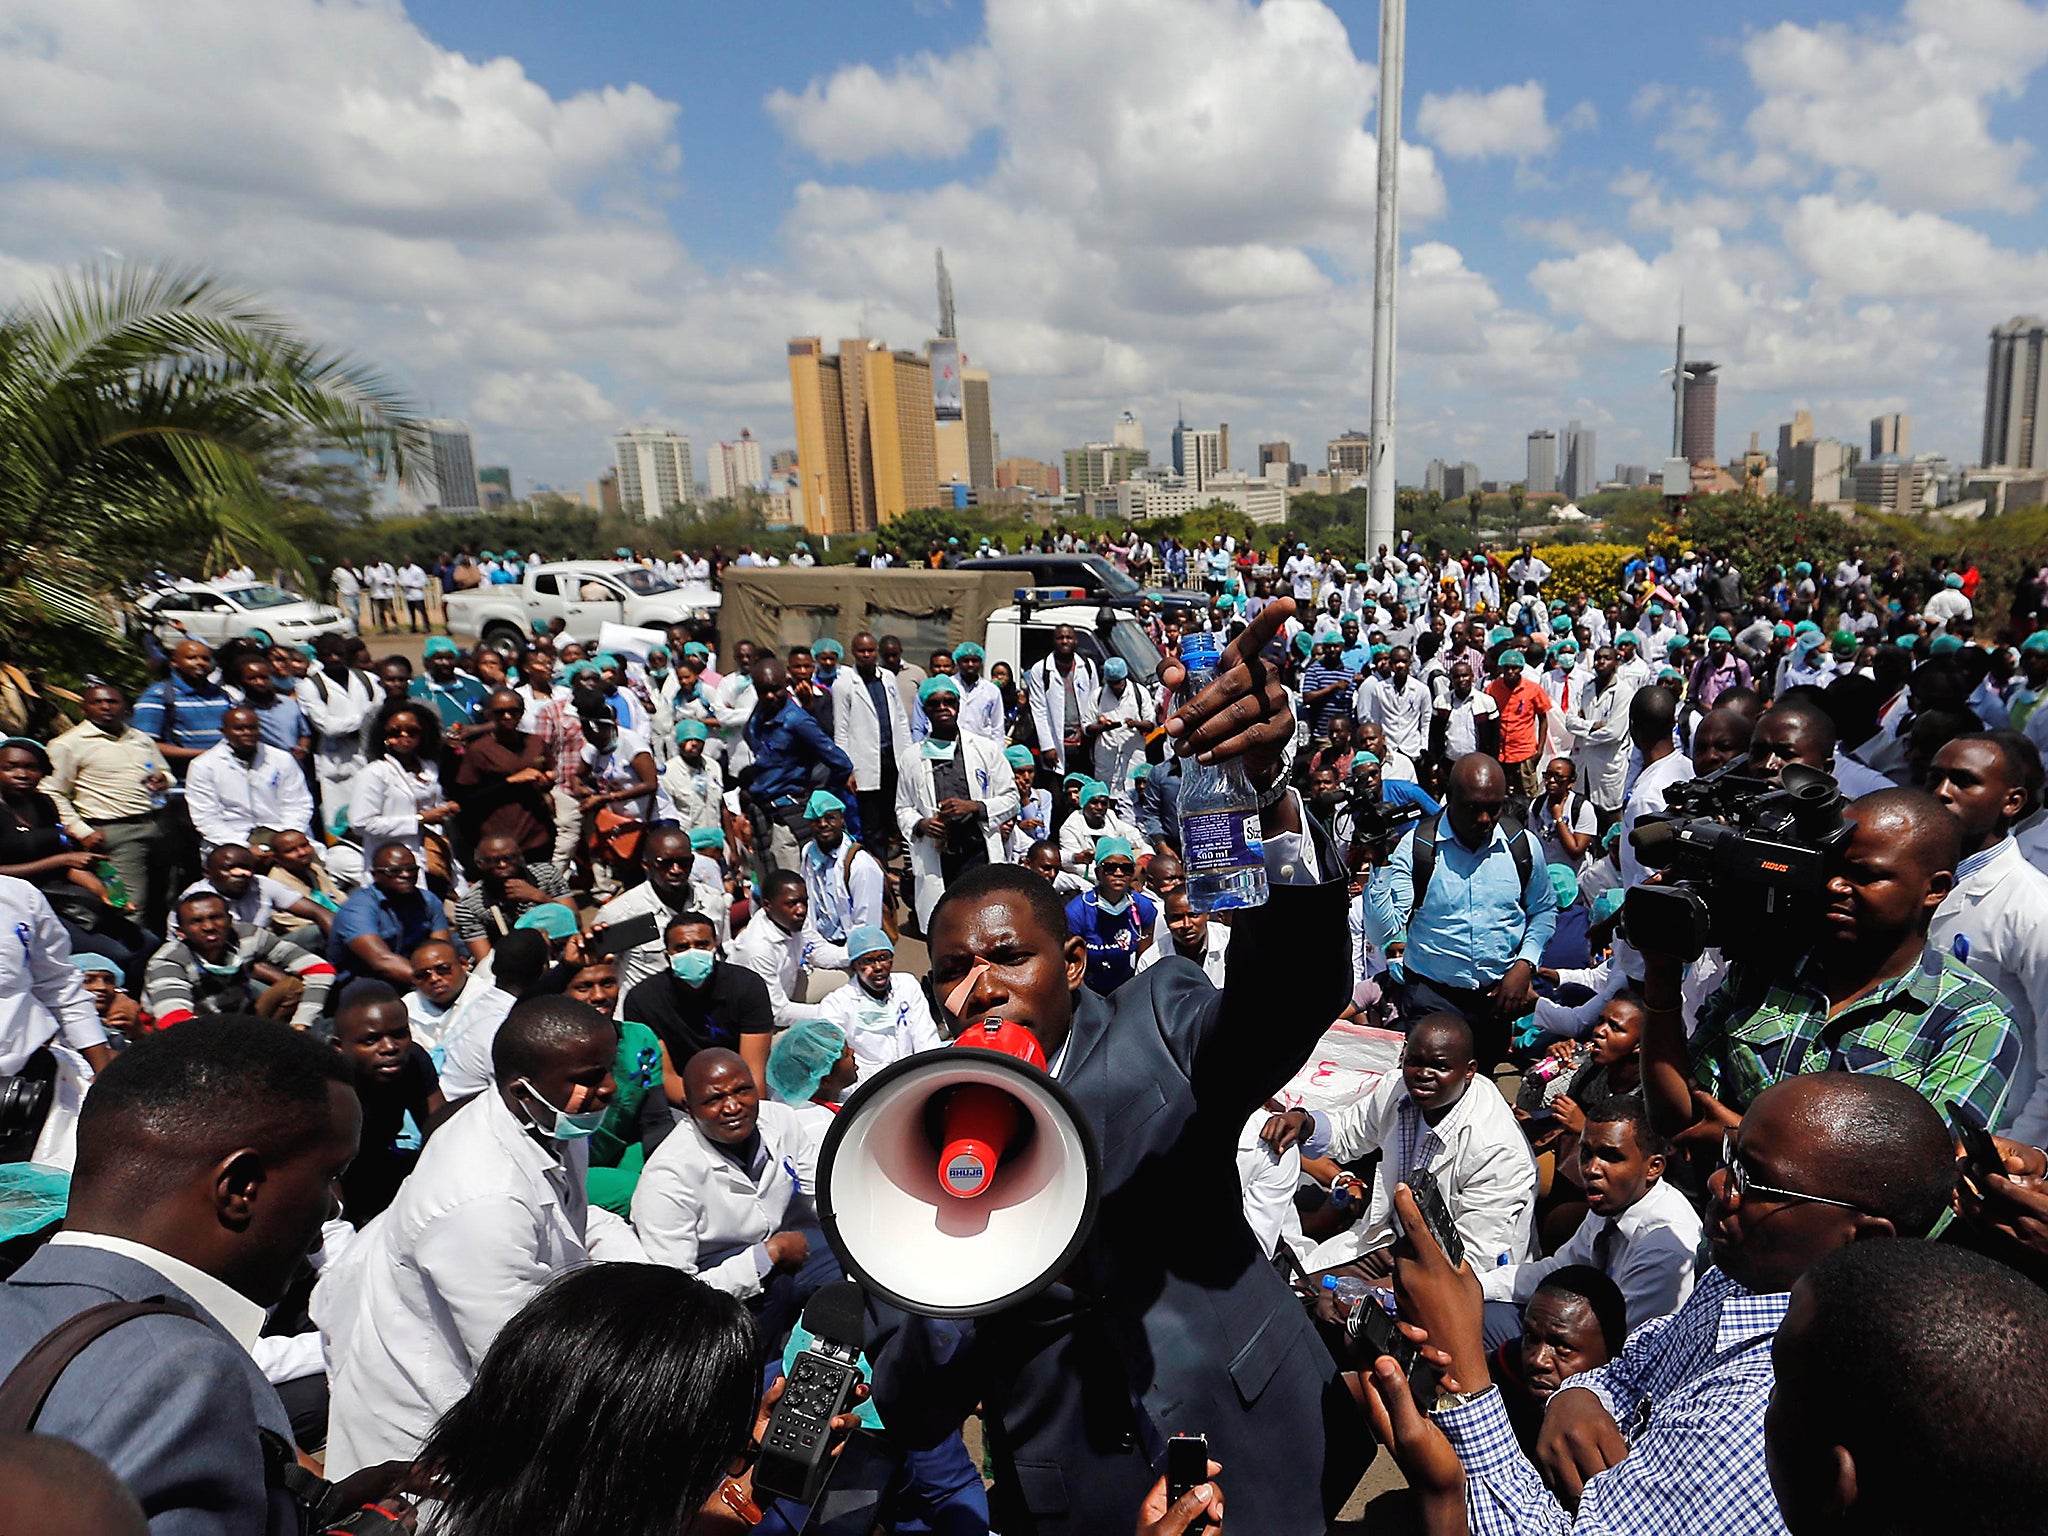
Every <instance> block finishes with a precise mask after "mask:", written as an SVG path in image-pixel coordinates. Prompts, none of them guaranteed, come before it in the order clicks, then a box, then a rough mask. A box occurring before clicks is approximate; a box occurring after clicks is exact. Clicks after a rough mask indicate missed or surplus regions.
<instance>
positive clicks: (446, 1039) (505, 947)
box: [415, 928, 553, 1104]
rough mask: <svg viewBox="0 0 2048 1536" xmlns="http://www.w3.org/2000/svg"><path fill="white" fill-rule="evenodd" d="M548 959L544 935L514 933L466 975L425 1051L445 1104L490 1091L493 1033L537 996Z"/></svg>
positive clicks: (518, 930) (530, 931)
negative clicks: (435, 1037) (438, 1077)
mask: <svg viewBox="0 0 2048 1536" xmlns="http://www.w3.org/2000/svg"><path fill="white" fill-rule="evenodd" d="M441 942H444V943H445V942H446V941H445V940H443V941H441ZM450 947H451V948H452V947H453V946H452V945H451V946H450ZM415 953H417V951H415ZM552 960H553V952H552V950H551V948H550V946H549V943H548V936H547V935H546V934H545V933H542V932H540V931H538V930H537V929H533V928H515V929H513V930H512V931H511V932H510V933H508V934H506V935H505V937H504V939H503V940H502V941H500V943H499V945H498V947H497V948H496V949H494V950H492V951H491V958H490V962H489V964H488V966H483V965H479V966H477V967H476V968H475V969H474V970H472V971H471V972H470V973H469V981H468V982H467V983H466V984H465V985H464V986H463V988H462V992H461V996H460V997H459V998H458V999H457V1000H456V1002H455V1003H454V1004H453V1005H452V1006H450V1007H449V1009H448V1011H447V1012H446V1013H445V1014H444V1015H443V1016H442V1019H441V1034H440V1038H439V1040H437V1041H436V1042H435V1044H434V1045H433V1046H432V1047H431V1048H430V1049H429V1050H428V1052H427V1054H428V1056H429V1057H430V1058H431V1059H432V1060H433V1063H434V1070H435V1071H436V1072H438V1073H440V1074H441V1092H442V1093H443V1094H444V1095H445V1096H446V1097H447V1100H448V1102H449V1103H450V1104H462V1103H465V1102H467V1101H468V1100H470V1099H473V1098H475V1097H476V1096H477V1095H478V1094H481V1093H486V1092H488V1091H489V1090H490V1087H491V1084H492V1082H493V1081H494V1076H495V1073H496V1068H495V1067H494V1066H493V1064H492V1063H493V1052H494V1051H495V1050H496V1048H497V1038H498V1031H499V1029H500V1028H502V1027H503V1026H504V1023H505V1020H506V1019H507V1018H509V1017H510V1016H511V1013H512V1010H513V1008H514V1007H516V1006H517V1005H518V1004H519V1003H520V1002H521V1001H522V1000H523V999H525V998H526V997H528V996H529V995H533V994H536V993H537V992H538V991H539V988H540V981H541V978H542V977H543V976H545V975H547V974H548V968H549V966H550V964H551V963H552Z"/></svg>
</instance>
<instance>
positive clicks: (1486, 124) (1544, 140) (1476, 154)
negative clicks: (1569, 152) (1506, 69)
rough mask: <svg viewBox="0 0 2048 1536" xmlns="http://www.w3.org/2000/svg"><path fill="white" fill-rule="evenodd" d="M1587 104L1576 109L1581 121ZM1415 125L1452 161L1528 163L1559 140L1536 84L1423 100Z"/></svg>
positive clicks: (1583, 118)
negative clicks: (1496, 159)
mask: <svg viewBox="0 0 2048 1536" xmlns="http://www.w3.org/2000/svg"><path fill="white" fill-rule="evenodd" d="M1588 105H1589V104H1583V103H1582V104H1581V108H1578V109H1574V110H1575V113H1576V114H1577V116H1578V117H1579V120H1580V121H1582V122H1583V121H1584V120H1585V108H1586V107H1587V106H1588ZM1415 126H1416V127H1417V128H1418V129H1419V130H1420V131H1421V133H1422V136H1423V137H1424V138H1426V139H1428V140H1429V141H1430V142H1431V143H1433V144H1435V145H1436V147H1437V148H1438V149H1440V150H1442V151H1443V152H1444V153H1445V154H1446V155H1449V156H1450V157H1451V158H1452V159H1453V160H1484V159H1489V158H1495V157H1498V158H1504V159H1510V160H1532V159H1536V158H1538V157H1540V156H1543V155H1547V154H1549V153H1550V152H1551V151H1552V150H1553V149H1555V148H1557V145H1558V141H1559V139H1560V138H1562V137H1563V134H1562V132H1561V131H1560V130H1559V129H1558V128H1557V127H1556V126H1555V125H1554V124H1552V122H1551V121H1550V119H1549V117H1548V115H1547V114H1546V113H1545V110H1544V105H1543V86H1542V85H1541V84H1540V83H1539V82H1537V81H1535V80H1528V81H1524V82H1523V83H1522V84H1520V85H1504V86H1501V87H1500V88H1499V89H1498V90H1494V91H1485V92H1481V91H1452V92H1451V93H1450V94H1449V95H1447V96H1434V95H1431V96H1424V97H1423V98H1422V110H1421V111H1420V112H1418V113H1416V115H1415Z"/></svg>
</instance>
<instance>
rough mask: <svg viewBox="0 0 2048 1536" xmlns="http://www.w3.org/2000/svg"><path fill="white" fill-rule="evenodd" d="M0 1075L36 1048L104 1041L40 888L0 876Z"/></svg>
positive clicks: (64, 938)
mask: <svg viewBox="0 0 2048 1536" xmlns="http://www.w3.org/2000/svg"><path fill="white" fill-rule="evenodd" d="M0 925H5V930H6V931H5V932H0V1077H11V1076H12V1075H13V1074H14V1073H16V1072H19V1071H20V1070H21V1069H22V1066H23V1064H24V1063H26V1062H27V1060H28V1059H29V1057H30V1056H32V1055H33V1054H35V1051H36V1049H37V1047H39V1046H44V1045H48V1044H49V1043H50V1042H51V1041H53V1040H57V1041H60V1042H61V1043H62V1044H64V1045H67V1046H70V1047H71V1048H72V1049H74V1050H80V1051H82V1050H84V1049H85V1048H86V1047H87V1046H92V1045H105V1044H106V1043H107V1032H106V1030H105V1029H104V1028H103V1027H102V1026H101V1024H100V1014H99V1010H98V1009H97V1008H95V1007H94V1006H93V1001H92V998H91V997H90V996H89V995H88V994H87V992H86V990H85V988H84V986H83V985H82V984H81V983H80V982H79V979H78V972H77V971H75V970H73V969H72V967H71V940H70V938H69V937H68V936H67V935H66V934H65V932H64V925H63V924H62V923H60V922H58V921H57V914H56V913H55V912H53V911H52V910H51V909H50V903H49V901H48V900H47V899H46V898H45V897H44V895H43V893H42V892H41V891H39V890H37V889H36V888H35V887H34V886H32V885H30V884H29V883H28V882H27V881H26V880H17V879H15V878H14V876H12V875H0Z"/></svg>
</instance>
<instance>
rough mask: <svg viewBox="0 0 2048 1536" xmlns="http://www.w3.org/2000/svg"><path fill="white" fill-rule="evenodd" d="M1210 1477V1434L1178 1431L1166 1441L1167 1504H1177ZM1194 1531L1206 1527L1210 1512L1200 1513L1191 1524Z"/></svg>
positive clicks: (1190, 1526) (1190, 1528) (1191, 1530)
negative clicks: (1188, 1433)
mask: <svg viewBox="0 0 2048 1536" xmlns="http://www.w3.org/2000/svg"><path fill="white" fill-rule="evenodd" d="M1208 1480H1209V1437H1208V1436H1207V1435H1175V1436H1174V1437H1173V1438H1172V1439H1170V1440H1168V1441H1167V1442H1166V1507H1167V1508H1168V1509H1171V1508H1173V1506H1174V1505H1175V1504H1178V1503H1179V1502H1180V1500H1181V1497H1182V1496H1183V1495H1184V1494H1186V1493H1188V1492H1189V1491H1190V1490H1191V1489H1195V1488H1199V1487H1200V1486H1201V1485H1202V1484H1203V1483H1206V1482H1207V1481H1208ZM1187 1528H1188V1530H1189V1531H1190V1532H1195V1531H1206V1530H1207V1529H1208V1528H1209V1516H1208V1514H1207V1513H1206V1512H1204V1513H1202V1514H1198V1515H1196V1516H1195V1517H1194V1518H1193V1519H1192V1520H1190V1521H1189V1522H1188V1524H1187Z"/></svg>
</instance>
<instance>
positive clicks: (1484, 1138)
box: [1302, 1072, 1536, 1272]
mask: <svg viewBox="0 0 2048 1536" xmlns="http://www.w3.org/2000/svg"><path fill="white" fill-rule="evenodd" d="M1407 1097H1408V1085H1407V1084H1406V1083H1405V1082H1404V1081H1403V1080H1402V1077H1401V1074H1400V1073H1399V1072H1389V1073H1388V1074H1387V1075H1386V1076H1385V1077H1383V1078H1381V1079H1380V1080H1379V1081H1378V1082H1377V1083H1375V1084H1373V1086H1372V1087H1371V1088H1370V1089H1368V1090H1367V1091H1366V1094H1365V1097H1364V1098H1362V1099H1360V1100H1359V1101H1358V1102H1357V1103H1355V1104H1351V1105H1349V1106H1347V1107H1345V1108H1343V1109H1340V1110H1337V1111H1335V1112H1334V1113H1322V1112H1319V1113H1318V1114H1317V1116H1316V1134H1315V1135H1313V1136H1312V1137H1311V1138H1310V1139H1309V1140H1307V1141H1305V1142H1304V1143H1303V1144H1302V1155H1303V1156H1304V1157H1323V1156H1328V1157H1334V1158H1335V1159H1336V1160H1337V1161H1338V1162H1340V1163H1348V1162H1350V1161H1351V1160H1352V1159H1354V1158H1357V1157H1361V1156H1363V1155H1364V1154H1365V1153H1367V1152H1369V1151H1371V1150H1372V1149H1373V1148H1374V1147H1382V1148H1384V1149H1385V1155H1384V1156H1382V1157H1381V1158H1380V1163H1379V1169H1378V1171H1377V1172H1376V1173H1375V1174H1374V1175H1373V1185H1372V1202H1371V1204H1369V1205H1368V1206H1367V1207H1366V1212H1365V1214H1364V1215H1363V1216H1361V1217H1360V1218H1359V1219H1358V1222H1357V1224H1356V1225H1355V1226H1352V1227H1350V1228H1348V1229H1346V1230H1345V1231H1343V1232H1339V1233H1338V1234H1337V1235H1336V1236H1335V1237H1330V1238H1325V1239H1324V1240H1323V1241H1322V1242H1321V1243H1318V1244H1317V1245H1316V1248H1315V1251H1314V1252H1313V1253H1312V1254H1310V1255H1309V1257H1308V1258H1307V1259H1306V1260H1305V1261H1304V1265H1305V1267H1306V1268H1307V1269H1309V1270H1310V1271H1311V1272H1314V1271H1316V1270H1319V1269H1329V1268H1331V1267H1333V1266H1335V1265H1338V1264H1344V1263H1348V1262H1350V1261H1351V1260H1352V1259H1355V1258H1357V1257H1358V1256H1359V1255H1360V1254H1364V1253H1370V1252H1372V1251H1373V1250H1374V1249H1376V1248H1383V1247H1385V1246H1386V1245H1387V1244H1388V1243H1390V1242H1392V1241H1393V1239H1394V1235H1395V1232H1396V1227H1395V1224H1394V1186H1395V1185H1396V1184H1399V1183H1401V1182H1402V1181H1403V1180H1404V1179H1405V1178H1406V1177H1407V1175H1408V1173H1409V1170H1408V1169H1406V1168H1396V1167H1395V1166H1394V1164H1395V1161H1396V1158H1395V1152H1396V1150H1397V1149H1398V1146H1399V1130H1398V1128H1397V1121H1396V1110H1397V1109H1398V1108H1399V1106H1400V1104H1401V1102H1402V1101H1403V1100H1404V1099H1406V1098H1407ZM1427 1135H1428V1131H1427V1128H1425V1129H1424V1132H1423V1135H1422V1136H1419V1137H1417V1145H1418V1146H1419V1145H1420V1144H1421V1142H1422V1140H1423V1139H1424V1138H1425V1137H1426V1136H1427ZM1436 1137H1437V1140H1438V1142H1439V1143H1441V1147H1440V1149H1439V1150H1438V1151H1437V1152H1436V1153H1434V1154H1433V1155H1432V1156H1431V1157H1430V1159H1429V1162H1428V1164H1427V1166H1428V1168H1429V1171H1430V1172H1431V1173H1433V1174H1435V1175H1436V1181H1437V1187H1438V1188H1439V1189H1441V1190H1442V1191H1443V1196H1444V1201H1445V1203H1446V1204H1448V1205H1449V1206H1450V1208H1451V1219H1452V1220H1453V1221H1454V1222H1455V1223H1456V1224H1457V1228H1458V1235H1459V1236H1460V1237H1462V1238H1464V1240H1465V1256H1466V1258H1467V1260H1468V1261H1469V1262H1470V1263H1471V1265H1472V1267H1473V1268H1474V1269H1475V1270H1485V1269H1490V1268H1492V1267H1493V1265H1494V1263H1495V1262H1496V1261H1497V1260H1498V1259H1499V1258H1500V1256H1501V1255H1502V1254H1506V1255H1507V1256H1508V1262H1509V1263H1510V1264H1518V1263H1520V1262H1522V1261H1523V1260H1524V1259H1533V1258H1534V1257H1536V1247H1535V1243H1534V1240H1533V1227H1534V1217H1535V1213H1536V1159H1535V1157H1534V1156H1532V1155H1531V1154H1530V1151H1529V1138H1528V1137H1527V1136H1525V1135H1523V1134H1522V1127H1521V1126H1520V1125H1519V1124H1518V1123H1517V1122H1516V1120H1515V1112H1514V1111H1513V1110H1512V1109H1510V1108H1509V1107H1508V1101H1507V1100H1506V1099H1504V1098H1502V1097H1501V1094H1500V1090H1499V1089H1498V1088H1496V1087H1494V1086H1493V1084H1492V1083H1491V1082H1490V1081H1488V1080H1487V1079H1486V1078H1484V1077H1475V1078H1474V1079H1473V1080H1472V1083H1471V1085H1470V1086H1469V1087H1468V1088H1466V1090H1465V1096H1464V1097H1463V1098H1462V1099H1460V1100H1458V1102H1457V1103H1456V1104H1455V1105H1453V1106H1452V1107H1451V1112H1450V1113H1449V1114H1448V1115H1446V1116H1444V1118H1443V1121H1442V1123H1440V1124H1439V1125H1438V1126H1437V1127H1436Z"/></svg>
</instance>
